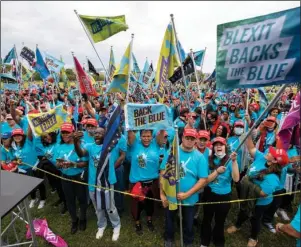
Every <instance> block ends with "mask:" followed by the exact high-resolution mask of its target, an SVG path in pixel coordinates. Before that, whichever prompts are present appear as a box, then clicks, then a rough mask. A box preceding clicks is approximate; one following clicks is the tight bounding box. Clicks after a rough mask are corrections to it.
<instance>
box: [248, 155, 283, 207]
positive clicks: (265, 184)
mask: <svg viewBox="0 0 301 247" xmlns="http://www.w3.org/2000/svg"><path fill="white" fill-rule="evenodd" d="M266 162H267V160H266V159H265V157H264V154H263V153H262V152H260V151H258V150H256V153H255V156H254V162H253V163H252V164H251V166H250V167H249V169H248V171H247V175H248V176H249V177H250V178H252V177H255V176H256V175H258V174H259V172H260V171H261V170H264V169H266V168H267V167H266V166H265V164H266ZM253 182H254V184H257V185H258V186H260V188H261V190H262V191H263V192H264V193H265V194H266V195H268V196H271V197H268V198H260V199H258V200H257V201H256V205H268V204H270V203H271V202H272V201H273V197H272V195H273V193H274V192H275V191H276V189H277V187H279V184H280V180H279V177H278V176H277V175H276V174H267V175H265V176H264V179H263V181H260V180H257V179H253Z"/></svg>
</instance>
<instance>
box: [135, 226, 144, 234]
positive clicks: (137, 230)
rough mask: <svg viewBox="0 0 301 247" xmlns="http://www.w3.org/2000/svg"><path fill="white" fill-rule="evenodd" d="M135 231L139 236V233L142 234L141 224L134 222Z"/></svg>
mask: <svg viewBox="0 0 301 247" xmlns="http://www.w3.org/2000/svg"><path fill="white" fill-rule="evenodd" d="M136 233H137V234H138V235H139V236H141V235H142V234H143V232H142V226H141V224H136Z"/></svg>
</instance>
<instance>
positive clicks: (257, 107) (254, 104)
mask: <svg viewBox="0 0 301 247" xmlns="http://www.w3.org/2000/svg"><path fill="white" fill-rule="evenodd" d="M249 106H253V107H254V109H255V110H256V111H258V110H259V105H258V104H257V103H252V104H250V105H249Z"/></svg>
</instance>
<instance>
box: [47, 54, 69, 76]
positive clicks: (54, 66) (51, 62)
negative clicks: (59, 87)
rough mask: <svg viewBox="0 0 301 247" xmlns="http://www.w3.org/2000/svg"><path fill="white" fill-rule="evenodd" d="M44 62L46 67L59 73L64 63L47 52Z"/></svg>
mask: <svg viewBox="0 0 301 247" xmlns="http://www.w3.org/2000/svg"><path fill="white" fill-rule="evenodd" d="M45 62H46V66H47V67H48V69H49V70H50V71H52V72H54V73H59V72H60V71H61V69H62V68H63V67H64V65H65V63H63V62H62V61H60V60H58V59H56V58H55V57H53V56H51V55H49V54H47V53H45Z"/></svg>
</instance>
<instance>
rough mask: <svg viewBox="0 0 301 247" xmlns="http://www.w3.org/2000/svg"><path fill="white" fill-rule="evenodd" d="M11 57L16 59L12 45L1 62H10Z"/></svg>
mask: <svg viewBox="0 0 301 247" xmlns="http://www.w3.org/2000/svg"><path fill="white" fill-rule="evenodd" d="M12 59H16V52H15V47H13V48H12V49H11V50H10V51H9V53H8V54H7V55H6V56H5V58H4V59H3V63H10V62H11V60H12Z"/></svg>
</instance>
